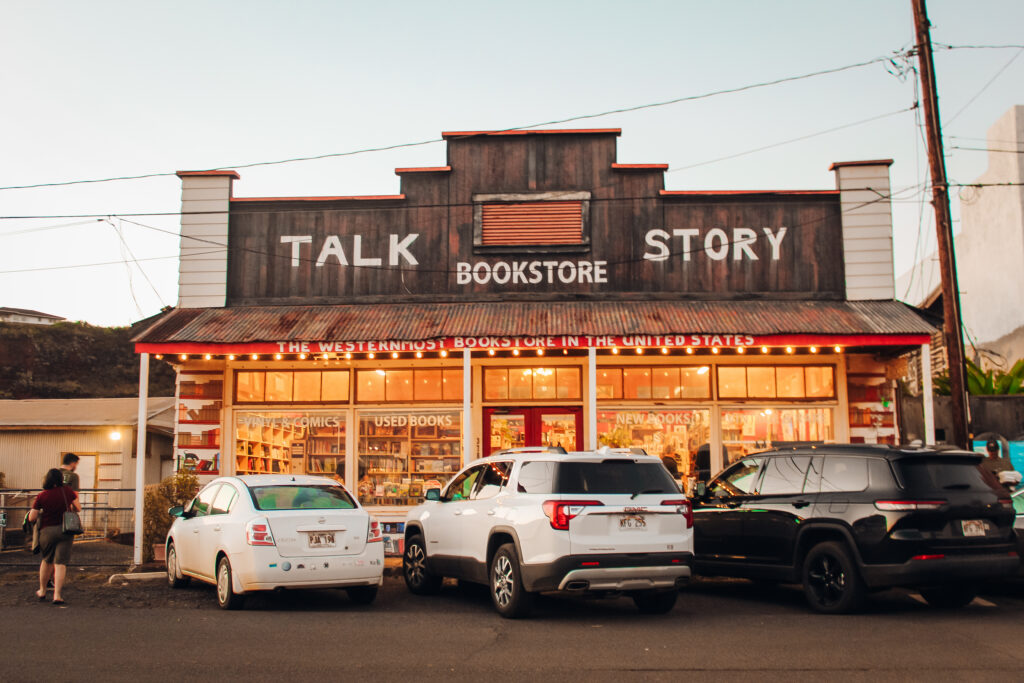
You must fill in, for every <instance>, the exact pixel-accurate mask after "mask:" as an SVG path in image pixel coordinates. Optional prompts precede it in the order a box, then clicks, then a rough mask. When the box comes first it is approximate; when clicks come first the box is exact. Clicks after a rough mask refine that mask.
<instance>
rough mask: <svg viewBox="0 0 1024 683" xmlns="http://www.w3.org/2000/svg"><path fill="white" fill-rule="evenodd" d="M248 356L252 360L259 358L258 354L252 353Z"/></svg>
mask: <svg viewBox="0 0 1024 683" xmlns="http://www.w3.org/2000/svg"><path fill="white" fill-rule="evenodd" d="M249 358H251V359H252V360H259V359H260V354H258V353H254V354H252V355H251V356H249Z"/></svg>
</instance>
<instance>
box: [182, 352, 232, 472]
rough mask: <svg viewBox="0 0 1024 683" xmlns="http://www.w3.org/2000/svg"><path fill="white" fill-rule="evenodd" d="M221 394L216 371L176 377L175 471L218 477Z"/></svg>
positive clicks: (221, 387) (220, 381)
mask: <svg viewBox="0 0 1024 683" xmlns="http://www.w3.org/2000/svg"><path fill="white" fill-rule="evenodd" d="M223 391H224V380H223V373H222V372H220V371H192V372H185V373H181V374H180V375H179V376H178V412H177V416H176V425H175V441H176V447H175V448H176V450H175V459H176V461H177V469H184V470H190V471H193V472H195V473H196V474H204V475H216V474H218V473H219V470H220V449H221V433H220V424H221V414H222V411H223V407H224V406H223Z"/></svg>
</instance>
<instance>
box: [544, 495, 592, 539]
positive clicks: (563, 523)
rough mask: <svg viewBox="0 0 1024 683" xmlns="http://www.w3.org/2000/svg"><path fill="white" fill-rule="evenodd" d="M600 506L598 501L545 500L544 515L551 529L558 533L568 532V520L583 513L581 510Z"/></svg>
mask: <svg viewBox="0 0 1024 683" xmlns="http://www.w3.org/2000/svg"><path fill="white" fill-rule="evenodd" d="M592 505H602V503H601V501H599V500H546V501H544V505H543V507H544V514H545V515H547V516H548V519H549V520H551V528H552V529H558V530H560V531H568V530H569V520H570V519H572V518H573V517H575V516H576V515H578V514H580V513H581V512H583V508H585V507H589V506H592Z"/></svg>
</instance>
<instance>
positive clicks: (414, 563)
mask: <svg viewBox="0 0 1024 683" xmlns="http://www.w3.org/2000/svg"><path fill="white" fill-rule="evenodd" d="M425 561H426V558H425V557H424V555H423V548H422V546H420V545H419V544H418V543H413V544H412V545H410V546H409V548H408V550H406V553H405V575H406V576H407V577H408V578H409V582H410V583H412V584H413V585H416V586H419V585H421V584H422V583H423V573H424V571H425V570H426V564H425Z"/></svg>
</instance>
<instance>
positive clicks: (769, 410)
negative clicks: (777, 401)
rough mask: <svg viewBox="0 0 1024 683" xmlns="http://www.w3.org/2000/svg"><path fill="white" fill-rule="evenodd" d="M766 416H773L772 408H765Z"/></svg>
mask: <svg viewBox="0 0 1024 683" xmlns="http://www.w3.org/2000/svg"><path fill="white" fill-rule="evenodd" d="M764 414H765V415H771V414H772V409H771V408H765V409H764Z"/></svg>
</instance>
